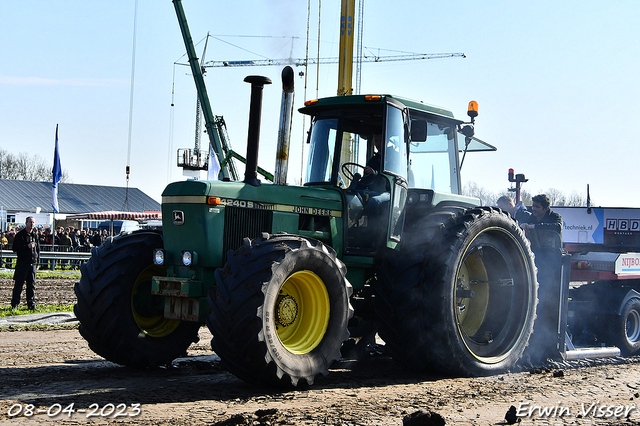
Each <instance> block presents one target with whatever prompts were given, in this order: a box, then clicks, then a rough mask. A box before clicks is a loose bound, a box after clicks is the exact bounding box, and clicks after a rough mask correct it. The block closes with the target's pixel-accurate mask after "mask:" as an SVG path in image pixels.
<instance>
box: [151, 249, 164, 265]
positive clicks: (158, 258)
mask: <svg viewBox="0 0 640 426" xmlns="http://www.w3.org/2000/svg"><path fill="white" fill-rule="evenodd" d="M153 263H154V264H155V265H164V250H162V249H156V250H154V252H153Z"/></svg>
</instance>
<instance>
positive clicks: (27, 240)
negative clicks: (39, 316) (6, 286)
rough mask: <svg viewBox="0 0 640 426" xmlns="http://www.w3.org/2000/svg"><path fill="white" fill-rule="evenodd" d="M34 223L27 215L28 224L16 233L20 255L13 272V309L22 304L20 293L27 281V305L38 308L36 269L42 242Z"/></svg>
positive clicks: (17, 250) (14, 244) (17, 251)
mask: <svg viewBox="0 0 640 426" xmlns="http://www.w3.org/2000/svg"><path fill="white" fill-rule="evenodd" d="M34 224H35V220H34V219H33V217H32V216H29V217H27V220H26V221H25V225H26V226H25V227H24V228H23V229H22V230H21V231H20V232H18V233H17V234H16V237H15V239H14V240H13V251H14V252H15V253H16V254H17V257H18V261H17V262H16V269H15V272H14V273H13V279H14V281H15V285H14V286H13V297H12V298H11V307H12V308H13V309H15V308H17V307H18V305H20V294H21V293H22V287H23V286H24V282H25V281H26V282H27V307H28V308H29V309H31V310H35V309H36V300H35V289H36V271H37V269H38V258H39V257H40V242H39V240H38V233H37V232H36V230H35V229H34V228H33V225H34Z"/></svg>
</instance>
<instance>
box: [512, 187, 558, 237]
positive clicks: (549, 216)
mask: <svg viewBox="0 0 640 426" xmlns="http://www.w3.org/2000/svg"><path fill="white" fill-rule="evenodd" d="M531 201H533V216H531V217H530V218H529V220H528V221H527V223H523V224H521V225H520V227H521V228H522V229H524V231H525V232H526V234H527V236H528V237H529V239H531V236H534V235H535V236H536V237H537V238H538V240H539V243H538V244H535V245H536V246H537V245H540V246H551V247H556V246H558V244H559V247H562V216H560V215H559V214H558V213H556V212H554V211H553V210H551V208H550V206H551V200H550V199H549V197H547V195H546V194H540V195H536V196H535V197H533V198H531ZM531 231H535V233H532V232H531ZM531 242H532V244H533V243H534V242H535V241H534V239H531Z"/></svg>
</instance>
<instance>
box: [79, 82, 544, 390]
mask: <svg viewBox="0 0 640 426" xmlns="http://www.w3.org/2000/svg"><path fill="white" fill-rule="evenodd" d="M247 81H249V82H251V83H252V86H253V88H254V89H255V90H258V89H259V90H262V87H263V86H264V84H267V83H269V81H268V79H265V78H261V77H255V76H253V77H250V78H248V79H247ZM252 93H253V92H252ZM260 102H261V100H260V97H259V96H258V97H254V96H253V94H252V106H251V112H250V123H249V129H250V130H249V142H248V148H247V151H248V153H247V166H246V172H245V178H244V181H230V180H229V179H228V178H227V179H223V180H220V181H183V182H175V183H171V184H170V185H168V186H167V187H166V189H165V190H164V192H163V194H162V217H163V230H162V234H159V233H154V232H148V231H140V232H133V233H131V234H126V235H122V236H119V237H116V238H114V239H113V241H111V242H107V243H105V244H104V245H103V246H101V247H99V248H97V249H94V250H93V253H92V257H91V260H90V261H89V262H87V263H86V264H85V265H83V266H82V278H81V280H80V282H79V283H78V284H77V285H76V288H75V291H76V294H77V297H78V302H77V305H76V306H75V312H76V315H77V317H78V319H79V320H80V323H81V325H80V332H81V334H82V335H83V336H84V338H85V339H86V340H87V341H88V342H89V345H90V347H91V348H92V349H93V350H94V351H95V352H96V353H97V354H99V355H101V356H103V357H104V358H106V359H108V360H110V361H113V362H116V363H119V364H123V365H128V366H134V367H143V368H148V367H154V366H159V365H163V364H167V363H170V362H171V361H172V360H173V359H175V358H176V357H179V356H181V355H183V354H185V353H186V350H187V348H188V347H189V345H190V344H191V343H192V342H195V341H197V339H198V329H199V328H200V326H201V325H202V324H205V323H206V324H207V325H208V327H209V329H210V330H211V332H212V334H213V339H212V342H211V344H212V348H213V350H214V351H215V353H216V354H217V355H218V356H219V357H220V358H221V360H222V362H223V364H224V365H225V366H226V368H228V370H229V371H230V372H232V373H233V374H235V375H236V376H238V377H240V378H241V379H243V380H246V381H249V382H254V383H260V384H268V385H280V384H282V385H298V384H300V383H305V382H306V383H308V384H312V383H313V382H314V379H315V377H316V376H318V375H320V374H322V375H326V374H327V373H328V369H329V368H330V366H331V365H332V363H333V362H334V361H336V360H338V359H340V358H341V349H343V348H344V347H346V344H347V343H349V344H350V345H352V344H353V342H359V344H360V347H361V346H362V345H366V344H367V343H369V342H371V341H372V339H373V338H374V336H375V335H376V333H377V334H378V335H379V337H380V338H381V339H382V340H384V343H385V351H386V353H388V354H389V355H390V356H391V357H393V359H394V360H395V361H396V362H397V363H398V364H400V365H402V366H405V367H407V368H409V369H411V370H412V371H436V372H438V373H439V374H449V375H464V376H468V375H486V374H493V373H495V372H500V371H505V370H508V369H510V368H512V367H513V366H514V364H515V363H516V362H517V361H518V360H519V359H520V358H521V356H522V354H523V351H524V350H525V348H526V346H527V344H528V341H529V337H530V335H531V333H532V330H533V323H534V319H535V316H536V314H535V312H536V305H537V300H538V298H537V294H538V284H537V281H536V268H535V266H534V261H533V254H532V252H531V249H530V246H529V243H528V241H527V239H526V238H525V236H524V234H523V233H522V231H521V230H520V228H519V227H518V226H517V223H516V222H515V221H514V220H512V219H511V217H510V216H509V215H508V214H506V213H504V212H502V211H501V210H499V209H496V208H492V207H483V206H481V205H480V202H479V200H477V199H475V198H470V197H465V196H462V195H460V192H461V184H460V167H461V163H462V160H463V159H464V155H466V153H467V152H470V151H483V150H485V151H486V150H494V149H495V148H493V147H492V146H490V145H488V144H486V143H484V142H482V141H480V140H478V139H476V138H475V137H474V136H473V119H474V117H475V115H477V104H475V102H472V103H471V104H470V112H469V115H470V116H471V123H465V122H463V121H462V120H459V119H456V118H454V116H453V114H452V113H451V112H449V111H447V110H444V109H440V108H436V107H433V106H429V105H427V104H424V103H422V102H416V101H412V100H409V99H404V98H400V97H397V96H391V95H366V96H365V95H354V96H338V97H330V98H324V99H318V100H313V101H307V102H306V103H305V106H304V107H303V108H301V109H300V112H301V113H303V114H306V115H307V116H309V118H310V119H311V127H310V130H309V133H308V141H307V148H306V150H307V151H308V162H307V167H306V174H305V176H303V185H302V186H292V185H286V184H283V183H280V184H273V183H263V182H260V181H259V180H258V179H257V178H256V169H257V152H258V136H257V135H258V134H259V120H260V118H259V115H260V114H259V109H260V106H259V103H260ZM254 103H255V105H254ZM376 145H377V147H376ZM461 159H462V160H461ZM350 341H351V342H350ZM357 348H358V346H357V345H356V349H357ZM301 380H302V381H301Z"/></svg>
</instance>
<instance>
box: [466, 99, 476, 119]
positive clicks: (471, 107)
mask: <svg viewBox="0 0 640 426" xmlns="http://www.w3.org/2000/svg"><path fill="white" fill-rule="evenodd" d="M467 115H468V116H469V117H471V118H475V117H477V116H478V103H477V102H476V101H471V102H469V109H468V110H467Z"/></svg>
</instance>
